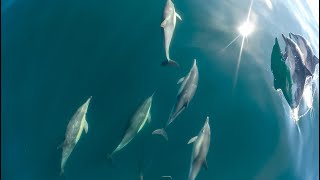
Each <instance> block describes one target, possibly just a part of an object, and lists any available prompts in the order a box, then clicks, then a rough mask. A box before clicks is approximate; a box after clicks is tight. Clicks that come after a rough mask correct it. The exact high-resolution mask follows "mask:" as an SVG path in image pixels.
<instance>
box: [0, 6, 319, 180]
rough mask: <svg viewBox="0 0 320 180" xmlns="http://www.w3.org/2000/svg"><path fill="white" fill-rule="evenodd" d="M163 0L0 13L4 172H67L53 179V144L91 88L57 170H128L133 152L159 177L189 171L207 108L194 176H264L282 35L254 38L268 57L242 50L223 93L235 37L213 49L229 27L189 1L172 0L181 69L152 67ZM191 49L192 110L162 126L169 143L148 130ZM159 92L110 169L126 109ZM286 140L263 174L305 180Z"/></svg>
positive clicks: (271, 148)
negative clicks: (200, 166) (194, 75)
mask: <svg viewBox="0 0 320 180" xmlns="http://www.w3.org/2000/svg"><path fill="white" fill-rule="evenodd" d="M164 4H165V1H163V0H159V1H158V0H154V1H148V0H141V1H139V3H137V2H135V1H126V2H125V1H122V2H118V1H113V2H112V3H110V2H108V1H92V2H88V1H50V2H49V1H36V0H32V1H17V2H15V3H13V5H12V6H11V7H10V8H9V9H8V10H7V11H6V12H3V13H2V24H1V25H2V33H1V37H2V41H1V45H2V48H1V50H2V55H1V58H2V62H1V65H2V66H1V71H2V72H1V75H2V79H1V80H2V83H1V85H2V88H1V90H2V95H1V97H2V100H1V104H2V109H1V114H2V115H1V117H2V123H1V125H2V128H1V131H2V134H1V135H2V138H1V140H2V144H1V145H2V149H1V151H2V156H1V157H2V161H1V163H2V168H1V171H2V175H1V177H2V178H4V179H14V180H15V179H19V180H20V179H26V180H29V179H34V180H38V179H39V180H40V179H64V177H60V176H59V172H60V159H61V150H57V149H56V147H57V146H58V145H59V144H60V143H61V142H62V141H63V139H64V133H65V130H66V126H67V123H68V121H69V119H70V118H71V116H72V115H73V113H74V112H75V110H76V109H77V108H78V107H79V106H80V105H81V104H82V103H84V101H85V100H86V99H87V98H88V97H89V96H93V99H92V101H91V104H90V106H89V110H88V123H89V133H88V134H87V135H85V134H84V135H83V136H82V138H81V140H80V141H79V143H78V144H77V146H76V148H75V150H74V152H73V153H72V155H71V156H70V158H69V160H68V162H67V165H66V168H65V172H66V175H65V177H66V179H78V180H79V179H112V180H113V179H115V180H117V179H119V180H126V179H137V178H138V174H139V173H138V164H139V162H140V161H141V159H142V158H141V157H144V158H143V159H144V161H146V163H145V164H146V165H145V166H147V167H146V169H145V172H144V174H145V179H158V177H159V176H162V175H171V176H173V177H174V179H187V176H188V171H189V163H190V156H191V148H192V146H190V145H187V144H186V143H187V141H188V140H189V138H191V137H193V136H195V135H196V134H197V133H198V132H199V130H200V128H201V127H202V125H203V123H204V120H205V117H206V116H207V115H208V116H210V119H211V120H210V124H211V130H212V137H211V141H212V143H211V147H210V151H209V154H208V159H207V161H208V166H209V170H208V171H204V170H202V171H201V172H200V173H199V175H198V178H197V179H199V180H200V179H219V180H220V179H244V180H247V179H253V178H254V177H255V176H256V175H258V174H261V173H262V169H263V167H264V166H265V165H266V164H267V162H268V160H269V159H271V158H272V157H273V156H274V154H275V153H274V152H277V151H276V149H277V147H278V143H279V142H281V141H280V140H279V139H281V137H282V136H286V135H285V133H283V132H286V130H284V129H285V127H284V124H285V123H284V120H285V119H284V117H283V114H282V109H281V108H282V105H281V101H280V99H279V98H278V96H277V94H276V93H275V92H274V91H273V90H272V84H273V79H272V74H271V71H270V55H271V50H272V46H273V43H274V38H273V36H279V33H283V32H277V33H274V34H273V36H271V35H268V36H266V38H265V41H263V45H261V48H263V50H262V52H263V55H264V56H263V58H262V59H259V60H258V61H259V62H263V63H264V64H267V66H261V65H260V64H257V63H256V62H257V60H256V59H255V56H253V55H252V54H250V53H246V52H244V53H243V55H242V61H241V65H240V70H239V76H238V82H237V85H236V88H235V89H234V91H232V87H233V86H232V85H233V84H232V82H233V78H234V72H235V67H236V59H237V58H238V53H239V43H237V45H233V46H231V47H230V48H229V49H227V52H226V53H222V54H221V53H218V52H217V51H215V50H213V49H211V46H210V44H211V45H212V43H214V44H216V45H217V46H218V47H219V48H220V49H222V48H223V47H224V46H225V45H226V44H228V42H229V41H230V40H232V38H234V36H236V32H233V33H232V32H230V31H229V32H221V31H218V30H212V29H206V28H203V27H202V26H199V24H200V22H199V20H200V19H202V18H201V17H203V14H201V12H200V10H199V9H196V8H195V7H194V6H192V2H191V1H186V2H183V1H176V2H175V5H176V9H177V11H178V12H179V14H180V15H181V16H182V19H183V21H182V22H180V21H178V22H177V27H176V31H175V35H174V39H173V42H172V45H171V57H172V58H173V59H174V60H176V61H178V62H179V63H180V65H181V67H182V68H181V69H180V70H177V69H175V68H164V67H161V66H160V63H161V61H163V60H164V59H165V54H164V49H163V42H162V41H163V37H162V32H161V28H160V23H161V20H162V11H163V7H164ZM247 4H248V2H247ZM216 7H217V8H218V6H216ZM243 10H244V11H247V8H243ZM227 15H228V14H226V15H224V16H227ZM244 16H245V13H244ZM207 20H208V23H210V22H211V21H213V22H214V20H210V19H207ZM208 23H207V24H208ZM204 27H206V26H204ZM198 32H204V33H205V34H207V35H208V34H210V36H207V37H206V38H205V39H202V42H201V43H200V42H199V39H197V38H195V37H197V36H196V35H197V33H198ZM260 33H262V32H261V31H260ZM200 39H201V38H200ZM239 41H241V40H240V39H239ZM249 41H254V36H253V37H252V40H249ZM261 43H262V42H261ZM203 46H206V47H207V48H206V49H203V48H201V47H203ZM219 48H218V49H219ZM194 58H196V59H197V61H198V68H199V86H198V90H197V92H196V95H195V97H194V99H193V100H192V102H191V103H190V105H189V108H188V109H187V110H185V111H184V112H183V113H182V114H181V115H180V116H179V117H178V119H177V120H176V121H175V122H174V123H173V124H172V125H171V126H170V127H169V129H168V133H169V139H170V140H169V142H168V143H166V142H164V140H163V139H161V138H160V137H157V136H151V132H152V131H153V130H154V129H155V128H159V127H162V126H163V124H164V123H165V122H166V120H167V118H168V115H169V113H170V110H171V107H172V105H173V103H174V100H175V95H176V93H177V91H178V85H177V84H176V82H177V81H178V79H180V77H182V76H184V75H185V74H187V72H188V71H189V69H190V68H191V65H192V62H193V59H194ZM156 89H157V93H156V94H155V97H154V101H153V107H152V109H151V113H152V123H151V124H150V125H147V126H146V128H145V129H144V130H143V131H142V133H141V134H139V135H138V136H137V137H136V138H135V139H134V140H133V141H132V143H130V144H129V145H128V146H127V147H126V148H125V149H124V150H123V151H121V152H120V153H119V154H117V155H116V156H115V159H114V161H115V167H114V168H112V167H110V166H109V165H108V163H107V159H106V156H107V154H108V153H110V152H111V151H112V150H113V149H114V148H115V146H116V145H117V143H118V142H119V140H120V139H119V138H120V136H121V135H122V131H123V128H124V127H125V124H126V121H127V120H128V118H129V116H130V114H131V113H132V112H133V111H134V110H135V108H137V105H139V104H140V103H141V101H143V100H144V99H145V98H146V97H148V96H150V95H151V94H152V93H153V91H154V90H156ZM317 103H318V102H317ZM317 108H318V105H316V106H315V109H317ZM318 117H319V116H318V112H316V119H318ZM305 126H308V124H307V125H305ZM315 126H318V121H316V124H315ZM302 127H303V124H302ZM289 146H290V145H289V144H287V143H285V144H283V148H280V149H281V150H280V152H281V153H280V156H279V157H280V158H277V161H276V164H279V167H277V168H279V169H281V168H283V169H284V170H283V171H281V172H279V173H278V172H275V171H270V170H269V172H271V174H272V173H274V174H277V175H273V174H272V175H270V174H268V175H266V176H271V177H272V176H274V177H277V179H303V177H304V176H303V175H298V174H297V173H296V172H295V171H296V170H295V165H294V164H293V161H294V160H291V159H290V153H288V149H291V147H289ZM281 147H282V146H281ZM316 150H317V151H318V147H317V148H316ZM308 156H310V155H308ZM283 162H284V163H283ZM314 163H316V162H314ZM317 164H318V163H317Z"/></svg>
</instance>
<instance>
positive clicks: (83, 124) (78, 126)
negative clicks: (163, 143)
mask: <svg viewBox="0 0 320 180" xmlns="http://www.w3.org/2000/svg"><path fill="white" fill-rule="evenodd" d="M91 98H92V96H90V97H89V99H88V100H87V101H86V102H85V103H84V104H83V105H82V106H81V107H79V108H78V110H77V111H76V112H75V113H74V115H73V116H72V118H71V120H70V121H69V123H68V126H67V131H66V134H65V140H64V142H63V143H62V144H61V145H60V146H59V147H58V149H59V148H62V160H61V172H60V175H62V174H63V173H64V167H65V164H66V162H67V160H68V158H69V156H70V154H71V153H72V151H73V149H74V147H75V146H76V144H77V143H78V141H79V139H80V136H81V134H82V131H83V129H84V131H85V132H86V133H88V122H87V119H86V114H87V111H88V106H89V103H90V100H91Z"/></svg>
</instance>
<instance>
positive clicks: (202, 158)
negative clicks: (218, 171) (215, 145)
mask: <svg viewBox="0 0 320 180" xmlns="http://www.w3.org/2000/svg"><path fill="white" fill-rule="evenodd" d="M210 135H211V131H210V125H209V117H207V119H206V121H205V123H204V125H203V127H202V129H201V131H200V132H199V134H198V136H195V137H193V138H191V139H190V140H189V142H188V144H190V143H193V149H192V156H191V163H190V171H189V178H188V180H194V179H195V178H196V177H197V175H198V173H199V171H200V169H201V167H204V168H205V169H208V164H207V160H206V158H207V154H208V151H209V146H210Z"/></svg>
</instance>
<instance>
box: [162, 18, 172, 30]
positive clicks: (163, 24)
mask: <svg viewBox="0 0 320 180" xmlns="http://www.w3.org/2000/svg"><path fill="white" fill-rule="evenodd" d="M169 18H170V16H168V17H167V18H165V19H164V20H163V21H162V23H161V25H160V26H161V27H163V28H164V27H166V25H167V22H168V19H169Z"/></svg>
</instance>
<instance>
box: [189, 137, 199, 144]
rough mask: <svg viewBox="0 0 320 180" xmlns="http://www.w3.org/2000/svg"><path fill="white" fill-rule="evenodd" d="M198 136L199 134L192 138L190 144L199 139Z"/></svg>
mask: <svg viewBox="0 0 320 180" xmlns="http://www.w3.org/2000/svg"><path fill="white" fill-rule="evenodd" d="M197 138H198V136H195V137H193V138H191V139H190V140H189V141H188V144H191V143H193V142H194V141H196V140H197Z"/></svg>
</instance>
